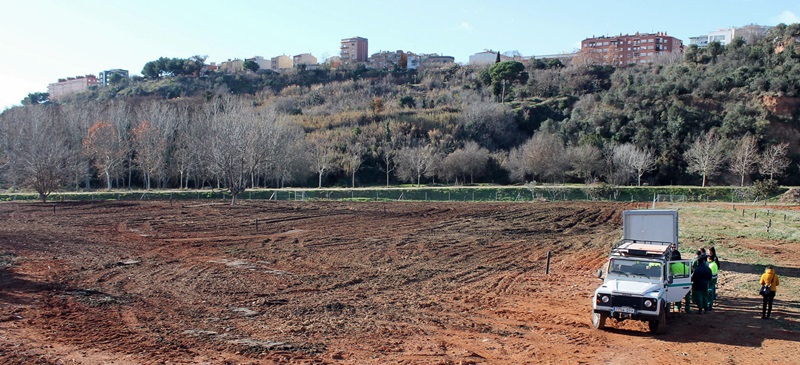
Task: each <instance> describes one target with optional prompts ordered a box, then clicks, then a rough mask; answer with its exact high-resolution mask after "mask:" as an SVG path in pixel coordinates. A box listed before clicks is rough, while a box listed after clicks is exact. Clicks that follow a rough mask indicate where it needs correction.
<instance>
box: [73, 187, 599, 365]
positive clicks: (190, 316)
mask: <svg viewBox="0 0 800 365" xmlns="http://www.w3.org/2000/svg"><path fill="white" fill-rule="evenodd" d="M607 209H609V208H608V207H607V206H602V207H601V208H596V207H595V208H591V206H588V207H587V206H586V205H577V206H571V205H569V204H565V205H561V204H558V205H556V204H549V203H548V204H547V205H544V204H499V203H498V204H469V203H428V204H422V203H397V204H384V203H376V204H370V203H327V202H326V203H303V204H296V203H274V202H269V203H266V202H265V203H253V204H250V203H249V202H248V204H242V206H240V207H236V208H231V207H229V206H224V205H214V206H204V207H187V206H174V207H170V206H166V204H164V203H149V202H148V203H141V204H138V203H137V204H134V205H133V207H109V209H107V210H104V211H103V215H102V216H100V217H98V218H97V219H95V220H94V221H93V222H94V223H93V224H94V225H95V227H98V228H101V229H97V228H94V229H93V230H91V231H90V232H89V233H85V236H84V235H83V233H79V234H78V235H77V236H76V237H74V240H89V239H91V240H93V241H94V242H101V241H103V243H104V244H106V245H108V246H110V247H117V249H119V250H118V251H116V252H117V253H126V252H129V251H126V250H122V248H128V249H131V248H135V250H130V251H131V252H135V255H136V257H137V259H140V260H141V263H140V264H136V265H129V266H109V267H106V268H103V269H102V270H101V269H94V271H87V272H86V273H84V274H82V276H75V277H72V279H71V280H73V281H74V283H73V284H74V285H75V286H76V287H99V288H100V289H101V290H103V291H104V292H106V293H110V294H112V295H114V296H116V297H124V296H126V295H127V296H128V297H130V298H131V299H130V302H128V303H125V304H120V306H119V308H120V310H121V312H120V313H118V314H116V320H117V321H118V322H119V323H120V324H119V325H118V327H117V328H114V329H116V330H120V328H126V329H127V331H128V332H129V333H128V334H127V335H126V336H127V337H124V338H121V339H119V343H120V345H119V346H122V347H123V348H126V349H127V350H125V351H139V352H142V353H145V354H148V355H149V356H150V357H149V358H152V359H154V361H157V360H155V359H161V360H169V361H173V360H172V358H171V357H169V354H172V355H175V354H176V353H175V352H169V351H167V352H161V351H160V350H157V348H158V346H162V345H164V346H167V348H168V349H172V348H174V349H177V350H170V351H180V349H185V348H187V346H194V347H192V348H193V349H195V350H196V351H198V353H204V352H205V353H209V351H210V352H213V353H216V354H226V353H231V352H234V351H240V350H241V347H238V345H237V346H233V345H230V346H229V345H224V346H222V349H220V342H219V340H218V338H220V337H219V336H218V335H215V336H210V335H209V336H191V335H190V334H191V333H193V332H191V331H192V330H197V331H201V332H203V331H205V332H203V333H212V332H214V333H218V334H222V333H231V336H233V337H232V338H258V339H275V340H280V341H289V342H291V343H294V344H299V345H298V348H299V347H302V346H306V345H307V346H311V347H314V348H319V347H315V346H316V345H314V344H325V345H327V346H331V344H333V343H336V344H338V348H334V349H331V350H332V351H334V352H335V351H337V349H339V350H340V349H342V348H349V349H358V348H361V349H363V350H359V351H361V352H358V353H354V354H353V355H349V356H355V357H354V358H353V359H352V360H351V362H353V361H354V362H355V363H386V362H398V363H400V362H404V361H406V362H407V361H409V359H411V358H413V354H419V355H420V356H422V355H424V354H430V355H425V356H431V359H443V354H445V353H446V352H445V351H444V350H442V349H437V348H436V347H430V346H427V347H426V346H422V345H419V346H422V347H421V348H423V350H414V348H413V346H417V345H416V344H419V342H418V339H417V337H418V336H419V333H427V334H428V335H430V336H437V333H441V332H442V331H450V330H458V331H466V333H469V334H470V336H476V337H477V338H489V339H491V341H489V342H485V343H484V342H481V341H477V342H476V344H475V345H474V346H475V347H474V350H470V351H474V352H475V353H482V354H486V356H496V358H495V359H504V358H508V357H509V356H511V353H512V352H513V349H515V348H517V347H516V346H521V343H523V342H526V343H527V342H529V340H530V339H532V338H533V337H532V336H533V335H534V334H533V333H532V332H530V331H527V330H524V329H521V328H523V327H524V326H526V325H530V324H532V323H535V322H536V321H542V322H544V321H546V320H547V317H546V316H545V317H539V316H537V315H536V314H535V313H533V314H532V313H530V312H529V311H528V310H522V308H525V306H527V305H528V304H526V303H527V302H529V301H536V300H541V299H538V298H545V297H543V295H544V293H546V290H545V289H544V285H545V284H542V283H540V281H541V278H542V274H541V273H539V272H538V270H540V269H542V268H543V265H544V263H543V258H544V256H545V254H546V252H547V251H548V250H556V249H557V248H558V247H564V250H565V251H567V252H571V251H577V250H581V249H584V248H585V249H587V250H590V251H592V250H595V248H593V247H591V242H592V234H591V233H592V232H594V231H592V230H586V231H582V230H581V226H582V225H584V224H596V225H597V226H601V225H604V224H606V222H607V221H603V220H604V219H606V220H607V219H611V218H609V217H613V214H604V213H603V212H604V211H605V210H607ZM612 210H613V209H612ZM91 211H92V210H91V209H89V208H88V207H87V208H86V212H87V214H88V212H91ZM384 211H385V213H384ZM77 216H80V217H81V218H80V219H87V220H88V219H89V217H88V216H85V215H84V213H81V214H80V215H77ZM256 217H257V218H258V219H259V224H260V227H259V232H258V233H256V232H255V229H254V228H255V227H253V223H254V221H255V218H256ZM59 219H63V220H59V224H64V225H66V224H67V223H68V220H67V219H66V218H65V217H62V218H59ZM262 219H263V220H262ZM598 221H599V222H600V223H598ZM262 224H263V225H262ZM87 225H88V223H87ZM603 228H605V227H600V231H601V232H608V230H606V229H603ZM98 232H106V233H107V234H110V235H113V236H115V237H113V239H104V238H100V237H92V238H89V235H92V234H94V235H99V234H100V233H98ZM123 257H124V256H123ZM119 259H120V258H119V257H118V258H117V259H116V260H119ZM560 259H561V257H559V260H560ZM112 262H113V261H112ZM564 270H565V271H566V272H574V269H570V268H564ZM569 270H573V271H569ZM280 272H284V273H291V274H280ZM97 279H100V280H99V281H98V280H97ZM547 295H550V294H547ZM548 300H549V299H548ZM239 309H242V310H243V311H244V310H245V309H246V310H252V311H254V312H255V313H256V314H255V315H254V316H253V317H248V316H243V315H241V314H238V313H240V312H237V311H234V310H239ZM103 310H104V309H103V308H88V309H87V312H88V313H93V312H97V311H101V312H102V311H103ZM244 312H246V311H244ZM80 321H81V320H77V322H80ZM85 321H87V322H88V321H89V320H88V318H87V319H85ZM562 322H563V323H562V324H558V325H556V327H557V328H560V327H558V326H564V327H563V328H565V329H566V328H568V327H569V326H574V325H575V324H576V323H578V322H577V321H568V320H562ZM112 328H113V327H112ZM226 328H229V329H231V330H230V332H226ZM581 330H582V329H581ZM186 331H190V332H189V333H190V334H188V335H187V334H186ZM376 333H380V334H381V335H380V336H366V335H365V334H376ZM581 333H582V332H581ZM580 336H581V334H578V335H576V334H574V333H572V332H570V331H567V330H565V332H564V333H563V334H562V335H561V337H559V336H556V335H552V337H551V338H550V339H549V340H547V341H564V342H566V343H568V344H569V346H579V345H580V343H581V342H586V341H591V336H589V337H587V338H583V337H580ZM90 337H91V336H90ZM134 338H136V339H142V338H160V340H159V342H151V343H143V344H135V343H133V342H135V341H132V340H130V339H134ZM214 338H217V339H216V340H215V339H214ZM503 338H507V339H503ZM542 338H544V337H542ZM437 341H438V340H437ZM303 344H305V345H303ZM85 345H86V346H90V345H89V344H88V342H87V343H86V344H85ZM97 346H99V347H110V348H113V346H114V344H113V343H111V342H105V343H99V344H98V345H97ZM470 346H472V345H470ZM548 346H550V345H548ZM490 348H493V349H490ZM132 349H133V350H132ZM380 349H386V350H380ZM390 349H396V351H394V350H390ZM139 352H136V353H139ZM267 352H268V353H269V352H270V351H267ZM285 353H286V354H287V358H290V359H291V358H294V359H301V358H304V357H305V358H306V359H312V360H309V361H311V362H313V361H317V360H319V359H321V358H319V357H316V355H307V354H301V353H298V352H295V351H287V352H285ZM370 353H371V354H396V357H392V356H394V355H392V356H389V357H387V356H388V355H385V356H383V357H380V359H379V360H375V361H373V360H370V359H369V355H366V354H370ZM465 354H466V355H469V354H468V353H465ZM466 355H459V356H461V358H464V356H466ZM308 356H310V357H308ZM178 358H181V357H178ZM183 358H184V359H186V357H183ZM326 358H327V357H326ZM314 359H316V360H314ZM391 359H396V360H397V361H392V360H391ZM376 361H377V362H376ZM493 362H494V361H493ZM499 363H503V361H499ZM505 363H508V362H505Z"/></svg>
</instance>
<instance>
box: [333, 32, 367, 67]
mask: <svg viewBox="0 0 800 365" xmlns="http://www.w3.org/2000/svg"><path fill="white" fill-rule="evenodd" d="M339 55H340V56H341V57H342V63H344V64H355V63H359V62H367V60H368V58H369V41H367V39H366V38H362V37H352V38H345V39H342V42H341V47H340V51H339Z"/></svg>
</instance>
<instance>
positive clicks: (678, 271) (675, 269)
mask: <svg viewBox="0 0 800 365" xmlns="http://www.w3.org/2000/svg"><path fill="white" fill-rule="evenodd" d="M669 274H670V275H672V276H673V277H675V278H688V277H689V265H687V264H686V262H676V261H673V262H670V263H669Z"/></svg>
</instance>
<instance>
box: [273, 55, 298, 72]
mask: <svg viewBox="0 0 800 365" xmlns="http://www.w3.org/2000/svg"><path fill="white" fill-rule="evenodd" d="M292 67H294V61H292V59H291V58H289V56H287V55H280V56H275V57H272V59H271V60H270V70H272V71H285V70H291V69H292Z"/></svg>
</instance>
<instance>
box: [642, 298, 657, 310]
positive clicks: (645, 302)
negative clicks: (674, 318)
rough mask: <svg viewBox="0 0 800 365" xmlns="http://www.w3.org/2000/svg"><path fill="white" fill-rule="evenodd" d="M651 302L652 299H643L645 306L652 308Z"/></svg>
mask: <svg viewBox="0 0 800 365" xmlns="http://www.w3.org/2000/svg"><path fill="white" fill-rule="evenodd" d="M653 304H655V302H653V300H652V299H645V301H644V306H645V308H652V307H653Z"/></svg>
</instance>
